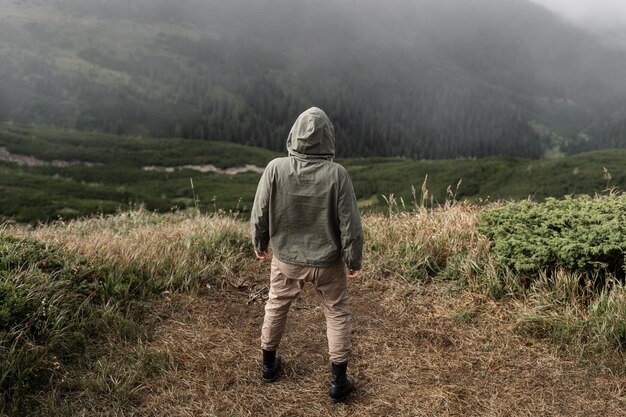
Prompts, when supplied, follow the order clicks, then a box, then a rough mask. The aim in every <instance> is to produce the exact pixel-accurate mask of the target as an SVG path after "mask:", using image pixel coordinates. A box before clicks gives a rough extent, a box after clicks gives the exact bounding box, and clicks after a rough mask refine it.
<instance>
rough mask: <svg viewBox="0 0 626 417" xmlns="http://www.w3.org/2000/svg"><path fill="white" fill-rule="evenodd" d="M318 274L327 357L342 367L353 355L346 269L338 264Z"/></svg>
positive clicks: (317, 285)
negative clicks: (324, 319)
mask: <svg viewBox="0 0 626 417" xmlns="http://www.w3.org/2000/svg"><path fill="white" fill-rule="evenodd" d="M318 270H319V275H318V276H317V279H316V282H315V289H316V291H317V294H318V295H319V297H320V300H321V301H322V306H323V308H324V316H325V317H326V337H327V338H328V354H329V356H330V361H331V362H333V363H342V362H345V361H347V360H348V359H349V358H350V353H351V352H352V343H351V340H350V307H349V305H348V285H347V279H346V272H347V271H346V267H345V265H344V263H343V262H339V263H337V264H336V265H333V266H330V267H327V268H318Z"/></svg>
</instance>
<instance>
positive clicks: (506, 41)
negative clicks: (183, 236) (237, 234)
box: [0, 0, 626, 158]
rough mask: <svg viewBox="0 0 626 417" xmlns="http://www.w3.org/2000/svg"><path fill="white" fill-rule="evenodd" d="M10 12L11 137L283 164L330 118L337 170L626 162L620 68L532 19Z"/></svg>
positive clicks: (64, 4)
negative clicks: (492, 162) (611, 152)
mask: <svg viewBox="0 0 626 417" xmlns="http://www.w3.org/2000/svg"><path fill="white" fill-rule="evenodd" d="M0 5H1V6H2V8H1V9H0V23H1V24H0V32H2V33H1V35H2V36H1V37H0V57H2V61H1V62H2V63H1V64H0V119H4V120H16V121H28V122H33V121H34V122H39V123H45V124H54V125H61V126H66V127H73V128H82V129H84V128H87V129H97V130H102V131H106V132H112V133H124V134H139V135H151V136H165V137H172V136H177V137H186V138H200V139H213V140H225V141H233V142H237V143H241V144H247V145H256V146H262V147H265V148H268V149H273V150H282V148H283V144H284V140H285V137H286V135H287V133H288V130H289V128H290V125H291V123H292V121H293V119H294V118H295V117H296V116H297V115H298V114H299V112H301V111H302V110H304V109H305V108H306V107H308V106H311V105H318V106H320V107H322V108H324V109H325V110H326V111H327V112H328V113H329V114H330V115H331V118H332V119H333V120H334V121H335V124H336V127H337V130H338V137H339V140H340V143H339V145H338V152H339V155H340V156H405V157H412V158H454V157H459V156H471V157H473V156H477V157H481V156H488V155H509V156H523V157H540V156H542V155H544V154H545V152H546V150H548V149H552V148H555V147H557V146H558V147H559V149H556V150H557V151H566V152H577V151H582V150H588V149H595V148H598V147H607V146H610V147H621V146H624V145H625V144H626V134H625V131H626V130H625V129H626V127H625V125H624V120H626V116H625V114H626V112H625V111H623V110H624V107H623V106H624V105H625V104H624V103H626V99H625V97H626V84H625V82H624V80H623V79H622V78H623V77H620V74H623V73H624V71H626V54H621V53H616V52H615V51H610V50H608V49H605V47H603V46H602V45H601V44H600V42H599V41H596V40H595V39H594V38H593V37H592V36H591V35H588V34H585V33H584V32H582V31H580V30H578V29H575V28H573V27H571V26H569V25H568V24H566V23H565V22H563V21H561V20H560V19H559V18H557V17H555V16H553V15H552V14H550V13H549V12H548V11H547V10H546V9H543V8H542V7H540V6H537V5H534V4H532V3H530V2H528V1H522V0H509V1H506V2H502V1H495V0H473V1H471V2H467V1H461V0H451V1H448V2H435V1H434V0H421V1H418V2H415V1H404V0H396V1H394V2H393V4H391V5H389V6H386V7H384V8H381V7H380V6H379V5H377V4H376V3H373V2H368V1H365V2H359V3H355V2H350V1H344V2H330V1H327V0H310V1H302V2H290V1H286V0H262V1H257V2H253V3H249V2H245V1H242V0H238V1H225V0H211V1H200V0H184V1H179V2H173V1H168V0H158V1H154V0H131V1H121V0H109V1H106V2H100V1H83V0H80V1H79V0H56V1H52V0H51V1H40V2H36V3H33V2H28V3H26V2H17V1H15V0H0ZM531 121H532V122H533V123H530V122H531ZM555 137H558V138H559V139H558V140H555V139H554V138H555ZM589 138H590V139H589Z"/></svg>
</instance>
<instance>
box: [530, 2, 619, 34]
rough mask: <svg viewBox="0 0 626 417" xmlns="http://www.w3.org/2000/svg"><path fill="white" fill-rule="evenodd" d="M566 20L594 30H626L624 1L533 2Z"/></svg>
mask: <svg viewBox="0 0 626 417" xmlns="http://www.w3.org/2000/svg"><path fill="white" fill-rule="evenodd" d="M533 1H534V2H535V3H539V4H541V5H543V6H545V7H547V8H548V9H550V10H552V11H554V12H556V13H558V14H559V15H561V16H563V17H565V18H566V19H568V20H570V21H572V22H575V23H578V24H581V25H585V26H590V27H592V28H593V29H597V30H601V29H615V28H619V27H623V28H624V29H626V1H624V0H533Z"/></svg>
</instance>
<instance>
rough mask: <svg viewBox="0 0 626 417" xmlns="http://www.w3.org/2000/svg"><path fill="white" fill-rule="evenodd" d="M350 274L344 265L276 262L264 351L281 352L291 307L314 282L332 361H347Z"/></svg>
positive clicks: (267, 311) (266, 307) (273, 266)
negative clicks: (303, 289) (321, 266)
mask: <svg viewBox="0 0 626 417" xmlns="http://www.w3.org/2000/svg"><path fill="white" fill-rule="evenodd" d="M346 272H347V271H346V266H345V264H344V263H343V261H338V262H337V263H336V264H334V265H331V266H328V267H324V268H316V267H311V266H300V265H292V264H288V263H285V262H282V261H280V260H279V259H277V258H272V269H271V274H270V292H269V299H268V300H267V304H266V305H265V319H264V321H263V329H262V330H261V347H262V348H263V349H265V350H276V349H277V348H278V345H279V344H280V339H281V338H282V336H283V331H284V329H285V323H286V321H287V312H289V307H290V306H291V303H292V302H293V300H295V299H296V297H297V296H298V294H299V293H300V290H301V289H302V287H304V283H305V282H311V283H313V285H314V286H315V290H316V291H317V294H318V296H319V298H320V300H321V302H322V306H323V309H324V316H325V317H326V337H327V338H328V353H329V355H330V360H331V361H332V362H334V363H342V362H345V361H347V360H348V358H349V357H350V352H351V351H352V344H351V342H350V309H349V307H348V288H347V280H346Z"/></svg>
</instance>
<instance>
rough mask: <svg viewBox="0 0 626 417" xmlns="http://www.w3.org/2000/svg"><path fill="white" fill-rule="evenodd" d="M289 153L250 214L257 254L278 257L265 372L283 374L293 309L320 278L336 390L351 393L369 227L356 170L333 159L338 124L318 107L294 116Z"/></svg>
mask: <svg viewBox="0 0 626 417" xmlns="http://www.w3.org/2000/svg"><path fill="white" fill-rule="evenodd" d="M287 150H288V153H289V156H287V157H283V158H277V159H274V160H272V161H271V162H270V163H269V164H268V165H267V167H266V168H265V171H264V173H263V175H262V176H261V180H260V181H259V185H258V188H257V191H256V196H255V199H254V205H253V207H252V214H251V219H250V227H251V232H252V241H253V244H254V249H255V253H256V257H257V258H258V259H261V260H265V259H268V258H269V254H268V248H269V246H270V245H271V247H272V252H273V257H272V261H271V272H270V290H269V298H268V300H267V303H266V305H265V317H264V320H263V327H262V330H261V348H262V351H263V365H262V377H263V380H264V381H266V382H274V381H276V380H277V379H278V378H279V376H280V373H281V371H282V369H283V363H282V358H281V357H280V356H279V355H277V354H276V350H277V349H278V346H279V344H280V341H281V338H282V335H283V331H284V328H285V323H286V320H287V313H288V311H289V307H290V305H291V303H292V302H293V300H294V299H295V298H296V297H297V296H298V294H299V293H300V290H301V289H302V288H303V286H304V284H305V283H306V282H310V283H312V284H313V285H314V286H315V290H316V292H317V294H318V296H319V298H320V301H321V304H322V306H323V311H324V316H325V318H326V328H327V334H326V335H327V339H328V353H329V356H330V360H331V365H332V366H331V382H330V388H329V392H328V395H329V398H330V400H331V401H332V402H342V401H344V400H346V398H347V397H348V396H349V394H350V393H351V392H352V390H353V388H354V378H352V377H351V376H348V375H347V366H348V360H349V358H350V354H351V351H352V344H351V341H350V310H349V306H348V288H347V284H348V281H349V280H351V279H353V278H356V277H357V275H358V274H359V271H360V269H361V257H362V250H363V228H362V225H361V217H360V214H359V209H358V206H357V203H356V197H355V195H354V190H353V187H352V181H351V180H350V176H349V175H348V172H347V171H346V169H345V168H344V167H342V166H341V165H339V164H337V163H335V162H333V158H334V156H335V130H334V127H333V125H332V123H331V122H330V119H329V118H328V116H327V115H326V113H324V112H323V111H322V110H321V109H319V108H317V107H312V108H310V109H308V110H306V111H305V112H304V113H302V114H301V115H300V116H299V117H298V119H297V120H296V122H295V123H294V125H293V127H292V128H291V131H290V133H289V137H288V139H287Z"/></svg>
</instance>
